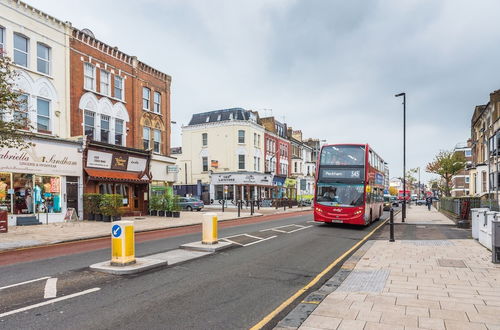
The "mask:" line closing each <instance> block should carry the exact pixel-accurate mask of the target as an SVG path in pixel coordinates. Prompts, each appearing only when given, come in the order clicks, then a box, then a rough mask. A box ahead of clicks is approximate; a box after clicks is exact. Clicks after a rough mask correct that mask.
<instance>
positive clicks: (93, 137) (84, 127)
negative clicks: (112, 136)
mask: <svg viewBox="0 0 500 330" xmlns="http://www.w3.org/2000/svg"><path fill="white" fill-rule="evenodd" d="M87 114H89V117H92V118H93V119H94V124H93V126H92V140H95V138H96V134H95V132H96V130H95V129H96V127H95V126H96V125H95V118H96V113H95V112H94V111H90V110H84V112H83V134H85V135H87V134H86V133H85V131H86V127H87V123H86V122H85V117H86V115H87Z"/></svg>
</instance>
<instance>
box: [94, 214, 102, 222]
mask: <svg viewBox="0 0 500 330" xmlns="http://www.w3.org/2000/svg"><path fill="white" fill-rule="evenodd" d="M94 218H95V221H102V214H95V216H94Z"/></svg>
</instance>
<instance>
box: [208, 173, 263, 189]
mask: <svg viewBox="0 0 500 330" xmlns="http://www.w3.org/2000/svg"><path fill="white" fill-rule="evenodd" d="M212 184H223V185H226V184H256V185H266V186H270V185H271V184H272V176H271V175H269V174H260V173H252V174H245V173H241V174H240V173H232V174H223V173H220V174H212Z"/></svg>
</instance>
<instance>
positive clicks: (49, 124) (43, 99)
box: [36, 97, 52, 133]
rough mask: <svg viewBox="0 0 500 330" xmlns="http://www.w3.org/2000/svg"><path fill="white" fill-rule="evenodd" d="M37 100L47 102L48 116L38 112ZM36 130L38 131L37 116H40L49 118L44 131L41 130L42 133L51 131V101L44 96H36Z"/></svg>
mask: <svg viewBox="0 0 500 330" xmlns="http://www.w3.org/2000/svg"><path fill="white" fill-rule="evenodd" d="M38 100H42V101H45V102H47V103H48V104H49V114H48V116H45V115H40V114H39V113H38ZM36 103H37V104H36V130H37V131H38V117H42V118H47V119H48V120H49V123H48V129H47V130H46V131H45V132H42V133H47V132H50V133H52V122H51V121H52V118H51V113H52V102H51V101H50V100H49V99H46V98H44V97H37V98H36Z"/></svg>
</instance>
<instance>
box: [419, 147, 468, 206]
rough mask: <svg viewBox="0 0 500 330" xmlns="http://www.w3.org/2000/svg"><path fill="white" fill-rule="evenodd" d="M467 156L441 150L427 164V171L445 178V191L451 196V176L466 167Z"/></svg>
mask: <svg viewBox="0 0 500 330" xmlns="http://www.w3.org/2000/svg"><path fill="white" fill-rule="evenodd" d="M465 162H466V160H465V157H464V155H463V154H462V153H456V152H453V151H440V152H439V153H438V154H437V155H436V157H435V158H434V160H433V161H432V162H430V163H429V164H427V167H426V171H427V172H429V173H434V174H437V175H439V176H440V177H441V178H442V179H443V180H444V183H445V185H444V187H443V191H444V194H445V195H446V196H448V197H449V196H451V178H452V177H453V176H454V175H455V174H457V173H458V172H460V171H461V170H463V169H464V168H465Z"/></svg>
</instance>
